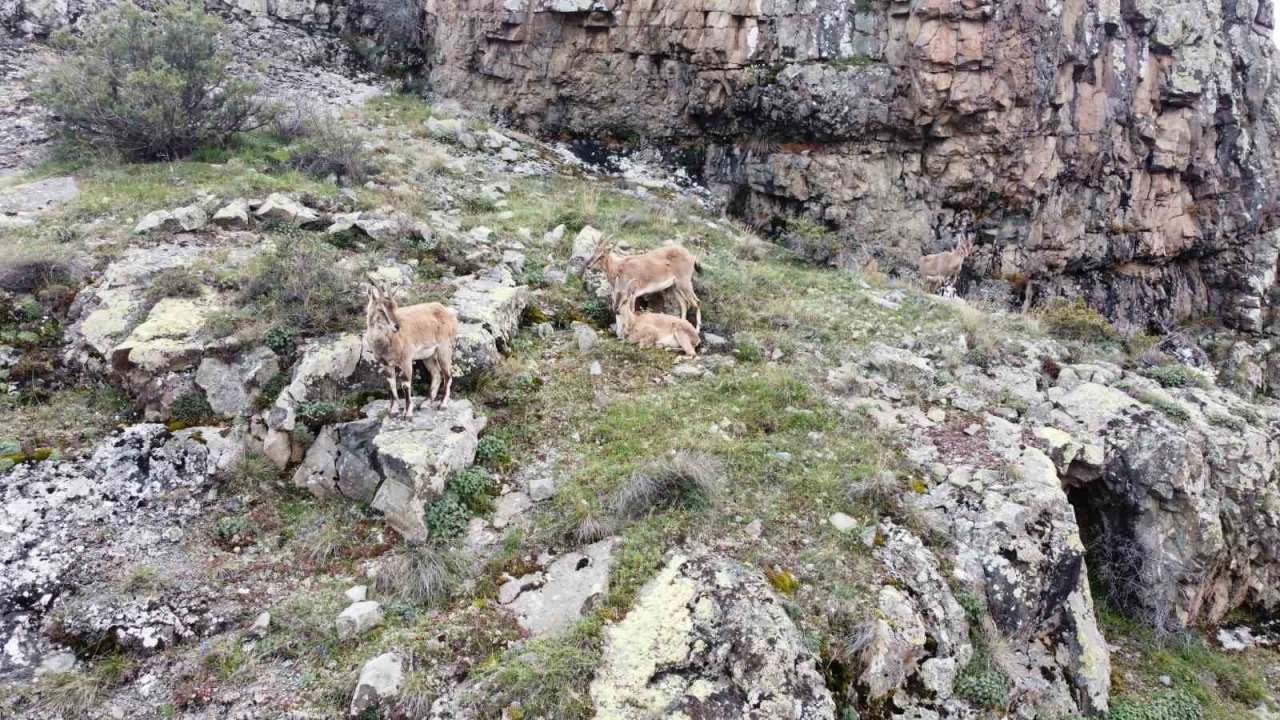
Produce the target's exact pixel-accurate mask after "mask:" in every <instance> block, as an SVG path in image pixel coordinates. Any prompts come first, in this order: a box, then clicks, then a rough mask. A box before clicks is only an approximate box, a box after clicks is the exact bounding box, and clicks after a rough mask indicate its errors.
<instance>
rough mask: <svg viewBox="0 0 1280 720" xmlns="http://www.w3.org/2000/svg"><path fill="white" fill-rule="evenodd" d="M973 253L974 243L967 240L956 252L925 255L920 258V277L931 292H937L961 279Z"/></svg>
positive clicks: (962, 241)
mask: <svg viewBox="0 0 1280 720" xmlns="http://www.w3.org/2000/svg"><path fill="white" fill-rule="evenodd" d="M971 253H973V241H972V240H970V239H968V238H965V239H964V240H961V241H960V244H959V245H957V246H956V248H955V249H954V250H948V251H947V252H940V253H934V254H933V255H925V256H924V257H922V258H920V275H921V276H922V277H923V278H924V285H925V287H926V288H927V289H928V291H929V292H936V291H937V290H938V288H940V287H942V286H944V285H950V284H951V283H953V282H955V281H956V280H957V279H958V278H959V277H960V270H962V269H963V268H964V261H965V260H966V259H967V258H968V257H969V255H970V254H971Z"/></svg>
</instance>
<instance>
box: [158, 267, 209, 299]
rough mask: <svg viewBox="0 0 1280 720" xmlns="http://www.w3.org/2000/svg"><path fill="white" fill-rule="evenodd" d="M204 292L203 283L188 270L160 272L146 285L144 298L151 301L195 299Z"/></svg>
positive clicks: (178, 269)
mask: <svg viewBox="0 0 1280 720" xmlns="http://www.w3.org/2000/svg"><path fill="white" fill-rule="evenodd" d="M203 292H204V281H202V280H201V279H200V276H199V275H197V274H196V273H194V272H192V271H191V269H190V268H185V267H175V268H168V269H166V270H162V271H161V272H159V273H157V274H156V276H155V277H153V278H151V283H150V284H149V285H147V289H146V296H147V299H149V300H152V301H157V300H162V299H164V298H171V297H172V298H197V297H200V295H201V294H202V293H203Z"/></svg>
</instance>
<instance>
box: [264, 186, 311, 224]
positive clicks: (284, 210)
mask: <svg viewBox="0 0 1280 720" xmlns="http://www.w3.org/2000/svg"><path fill="white" fill-rule="evenodd" d="M253 214H254V217H257V218H259V219H261V220H275V221H277V222H289V223H294V224H295V225H307V224H310V223H314V222H318V221H319V220H320V214H319V213H317V212H316V211H315V210H312V209H311V208H309V207H307V206H306V205H303V204H302V203H300V202H298V201H296V200H293V199H292V198H289V197H287V196H285V195H281V194H280V193H271V194H270V195H268V196H267V199H266V200H264V201H263V202H262V204H261V205H259V206H258V209H257V210H255V211H254V213H253Z"/></svg>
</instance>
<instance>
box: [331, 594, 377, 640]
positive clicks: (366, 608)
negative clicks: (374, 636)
mask: <svg viewBox="0 0 1280 720" xmlns="http://www.w3.org/2000/svg"><path fill="white" fill-rule="evenodd" d="M382 620H383V616H382V604H381V603H379V602H377V601H376V600H365V601H363V602H358V603H352V605H351V606H350V607H348V608H347V609H346V610H343V611H342V614H341V615H339V616H338V620H337V625H338V637H340V638H342V639H343V640H349V639H351V638H354V637H359V636H360V635H363V634H365V633H366V632H368V631H370V630H372V629H374V628H376V627H378V626H380V625H382Z"/></svg>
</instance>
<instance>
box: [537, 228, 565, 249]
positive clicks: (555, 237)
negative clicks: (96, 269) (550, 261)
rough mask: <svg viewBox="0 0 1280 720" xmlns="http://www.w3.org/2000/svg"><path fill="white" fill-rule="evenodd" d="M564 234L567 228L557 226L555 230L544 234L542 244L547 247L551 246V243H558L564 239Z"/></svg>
mask: <svg viewBox="0 0 1280 720" xmlns="http://www.w3.org/2000/svg"><path fill="white" fill-rule="evenodd" d="M564 232H565V226H564V225H557V226H555V227H554V228H553V229H551V230H549V231H547V232H545V233H543V234H542V242H543V243H545V244H547V245H550V244H551V243H558V242H560V241H561V240H563V239H564Z"/></svg>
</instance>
